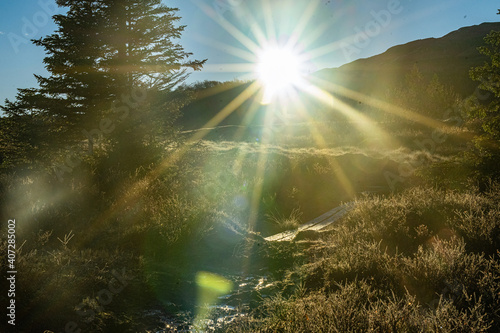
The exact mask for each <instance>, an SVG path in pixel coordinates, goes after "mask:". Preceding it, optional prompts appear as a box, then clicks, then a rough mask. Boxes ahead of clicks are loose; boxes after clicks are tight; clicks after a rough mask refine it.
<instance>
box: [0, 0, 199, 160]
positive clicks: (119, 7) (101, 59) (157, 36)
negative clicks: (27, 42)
mask: <svg viewBox="0 0 500 333" xmlns="http://www.w3.org/2000/svg"><path fill="white" fill-rule="evenodd" d="M56 2H57V5H58V6H60V7H64V8H67V12H66V13H65V14H60V15H54V16H53V19H54V21H55V23H56V25H57V27H58V28H57V30H56V31H55V32H54V33H53V34H52V35H48V36H46V37H43V38H40V39H37V40H33V42H34V44H35V45H38V46H41V47H43V48H44V49H45V52H46V57H45V58H44V61H43V62H44V64H45V68H46V69H47V70H48V72H49V73H50V75H49V76H48V77H43V76H40V75H35V77H36V79H37V81H38V84H39V87H38V88H35V89H20V90H19V93H18V95H17V100H16V101H14V102H10V101H6V104H5V106H3V107H2V108H3V110H4V111H5V112H6V114H7V116H8V117H14V116H18V117H19V116H23V117H24V119H28V118H30V117H35V116H36V117H37V118H38V119H39V120H43V123H44V126H42V127H43V128H42V127H40V128H39V129H40V130H41V133H40V135H39V136H38V137H39V138H40V140H41V142H43V143H40V144H34V145H31V144H30V145H31V146H33V147H41V146H46V147H50V148H51V149H54V150H56V149H65V148H64V147H67V145H68V144H72V145H77V144H79V143H80V142H82V141H83V140H87V141H88V150H89V152H90V153H91V154H92V153H93V151H94V144H95V141H96V139H98V138H99V136H100V134H103V133H102V132H103V131H102V129H101V127H102V126H101V125H100V124H102V122H103V121H104V125H105V126H104V127H105V128H106V130H107V133H106V134H108V135H107V136H106V139H105V141H106V142H107V143H109V144H110V147H109V149H108V150H113V149H114V150H119V149H120V145H121V146H123V145H125V144H127V145H130V146H134V149H139V148H140V147H141V146H142V145H144V142H145V141H148V142H149V143H151V142H153V141H154V140H155V139H156V138H157V136H158V135H160V134H161V133H162V132H164V130H165V129H166V128H169V126H170V125H171V124H172V123H173V120H175V119H172V118H175V116H176V112H177V109H178V105H177V104H178V102H175V101H174V103H169V102H170V100H169V97H168V96H169V94H170V93H171V92H172V90H173V88H174V87H176V86H177V85H178V84H180V83H181V82H183V81H184V79H185V78H186V75H187V72H186V71H187V70H188V69H193V70H198V69H200V68H201V67H202V65H203V63H204V61H197V60H193V61H189V60H188V58H189V57H190V56H191V53H188V52H186V51H184V49H183V48H182V46H181V45H180V44H178V43H177V41H178V39H179V38H180V37H181V34H182V32H183V31H184V28H185V26H179V25H177V22H178V21H179V19H180V17H179V16H177V15H176V13H177V9H176V8H169V7H167V6H165V5H163V4H162V3H161V0H57V1H56ZM139 102H140V103H139ZM132 109H133V111H134V112H131V110H132ZM98 132H99V135H97V134H96V133H98ZM111 132H112V133H111ZM101 141H102V140H101ZM125 141H126V142H125Z"/></svg>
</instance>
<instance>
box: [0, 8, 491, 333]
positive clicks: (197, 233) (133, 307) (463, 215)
mask: <svg viewBox="0 0 500 333" xmlns="http://www.w3.org/2000/svg"><path fill="white" fill-rule="evenodd" d="M58 3H60V4H61V6H63V7H64V6H66V5H67V7H69V10H68V12H67V14H65V15H66V16H64V15H62V16H56V18H55V19H56V23H57V24H58V26H59V28H60V29H61V30H59V31H58V32H56V33H55V34H54V35H51V36H47V37H45V38H42V39H40V40H38V41H35V44H37V45H40V46H43V47H44V48H45V49H46V51H47V57H46V59H45V63H46V64H47V69H48V70H49V72H50V76H49V77H48V78H42V77H37V79H38V80H39V83H40V87H39V88H36V89H22V90H20V92H19V95H18V98H17V100H16V101H15V102H10V101H6V104H5V106H4V107H2V109H3V110H4V111H5V112H6V116H5V117H2V118H0V121H1V125H2V127H1V128H2V131H1V132H0V158H1V166H0V207H2V210H1V211H0V218H1V219H2V221H7V220H9V219H16V241H17V243H16V246H17V249H16V262H15V264H16V270H17V271H18V272H19V274H18V275H17V280H16V293H17V296H16V309H17V310H16V311H17V312H16V316H17V319H16V320H17V324H16V330H17V331H19V332H23V331H25V332H34V331H44V330H49V331H58V332H59V331H65V332H80V330H81V331H89V332H151V331H154V332H157V331H159V330H163V331H166V332H169V331H188V330H191V331H196V330H198V331H207V330H214V331H217V330H218V331H222V332H258V331H262V332H358V331H373V332H433V331H442V332H487V331H488V332H497V331H499V330H500V313H499V311H500V304H499V303H500V263H499V255H500V253H499V250H500V247H499V245H500V244H499V242H500V208H499V204H498V203H499V199H500V185H499V183H498V181H499V179H500V174H499V172H498V162H499V161H500V160H499V158H500V150H499V147H500V145H499V142H500V137H499V133H500V125H499V124H500V121H499V119H500V116H499V109H500V91H499V89H500V88H499V87H500V85H499V84H498V82H500V69H499V63H498V58H499V54H500V50H498V45H500V44H499V42H498V41H499V40H500V33H498V32H496V33H495V32H493V33H491V34H490V35H489V36H488V37H487V38H486V39H485V41H486V46H485V47H484V48H482V53H483V54H484V55H485V56H487V57H488V58H489V59H490V60H491V62H490V63H488V64H486V65H484V66H482V67H478V68H476V69H474V70H473V71H472V77H473V78H474V79H475V80H477V81H479V82H480V86H479V88H478V91H477V92H482V94H477V92H476V94H475V95H473V96H469V97H467V96H459V95H458V94H456V93H454V92H453V89H452V88H448V87H444V86H443V85H442V84H441V83H440V82H439V78H437V77H434V78H424V77H423V76H422V75H421V73H420V72H419V70H418V68H417V67H415V68H414V69H413V70H412V71H411V72H409V73H408V76H407V77H406V84H405V85H403V86H402V87H398V88H397V89H392V90H390V91H388V93H387V101H377V100H374V99H371V98H369V97H367V96H365V95H362V94H356V93H353V92H352V91H351V92H348V91H347V92H346V91H342V90H341V89H340V92H339V91H338V89H337V88H338V87H335V85H329V84H327V83H324V86H321V87H318V89H320V88H321V89H323V93H324V95H325V96H330V97H331V98H332V100H334V99H335V101H336V102H337V104H335V103H333V104H334V105H333V106H332V105H330V104H328V103H326V104H327V105H325V103H321V102H320V101H317V100H316V101H312V100H311V98H309V99H307V98H305V97H304V96H298V97H300V98H304V100H303V103H304V107H295V106H294V107H293V108H292V107H290V108H291V109H290V110H286V111H287V112H289V113H290V114H292V115H293V116H292V117H286V116H285V115H284V114H280V113H279V111H280V110H278V109H276V108H275V109H273V108H272V107H266V106H262V105H260V103H259V101H258V100H257V98H258V96H250V97H249V99H248V101H246V102H243V103H240V104H238V103H232V102H231V101H232V100H234V97H235V95H236V96H237V95H238V94H239V93H240V92H241V91H243V90H245V89H246V88H245V87H248V86H251V85H252V83H249V82H231V83H217V82H205V83H200V84H196V85H193V86H185V85H184V86H182V85H181V86H179V84H180V83H182V82H183V80H184V79H185V77H186V76H185V71H184V70H183V69H182V68H184V69H186V68H191V69H199V68H200V67H201V66H202V65H203V63H204V61H187V60H186V59H187V58H188V57H189V56H190V53H187V52H184V51H183V49H182V47H180V46H179V45H177V44H175V43H173V42H172V39H175V38H178V36H180V34H181V32H182V31H183V29H184V27H183V26H180V27H176V26H175V24H174V23H175V22H176V21H177V20H178V19H179V18H178V17H176V16H175V15H174V14H173V13H175V10H174V9H169V8H167V7H165V6H163V5H161V2H160V1H159V0H148V1H130V3H131V4H133V6H132V5H131V8H135V10H134V11H132V10H130V11H129V12H130V15H129V16H130V17H131V19H132V20H137V21H140V20H141V18H143V17H148V18H149V19H147V20H144V22H143V24H145V25H146V28H144V29H143V28H142V27H140V25H139V24H127V22H125V21H124V20H125V19H124V16H120V15H119V13H122V11H124V10H125V8H124V3H123V2H121V1H114V0H113V1H95V3H94V2H92V3H94V5H95V7H96V8H93V7H92V6H90V7H88V8H87V7H85V8H83V7H82V6H79V3H78V1H59V2H58ZM116 13H118V14H116ZM143 15H144V16H143ZM160 16H161V17H162V18H163V20H164V21H165V22H166V24H156V23H157V21H156V20H159V19H160ZM103 22H106V23H110V24H111V25H110V28H109V29H110V30H105V29H104V30H98V31H94V25H95V26H100V25H99V24H101V23H103ZM162 22H163V21H162ZM75 26H78V27H79V29H80V28H81V29H82V30H83V31H86V32H87V33H88V34H89V35H86V38H82V39H79V38H72V36H73V37H74V30H75V29H76V28H75ZM105 26H108V24H106V25H105ZM86 29H87V30H86ZM89 29H90V30H89ZM150 30H151V31H150ZM144 31H148V35H149V34H150V32H151V33H152V32H154V34H152V35H151V39H150V40H149V42H148V41H147V40H146V41H143V39H142V38H141V36H142V37H144V36H143V35H141V34H144V33H145V32H144ZM109 33H113V34H114V35H113V36H114V37H113V38H107V37H105V36H107V35H108V34H109ZM93 34H96V36H98V37H99V38H93V36H94V35H93ZM89 36H90V37H89ZM124 36H128V37H130V40H129V42H130V43H136V44H134V45H132V44H130V43H127V42H126V41H124V38H123V37H124ZM91 37H92V38H91ZM163 37H165V38H163ZM60 38H64V40H63V41H64V43H63V42H61V43H59V42H60V41H61V39H60ZM88 44H90V46H89V45H88ZM130 45H132V46H130ZM150 46H155V47H154V48H152V47H150ZM127 48H130V50H133V51H134V52H135V54H130V53H127V52H124V49H127ZM151 50H161V51H162V52H159V51H158V52H156V51H155V52H153V51H151ZM172 50H173V51H174V52H173V53H172V52H170V51H172ZM79 51H80V52H79ZM150 51H151V52H150ZM85 52H87V53H85ZM99 52H101V53H99ZM61 57H62V58H61ZM144 64H148V65H147V66H146V65H144ZM120 66H121V69H123V68H125V69H126V68H131V67H132V68H133V69H134V70H133V71H127V70H121V69H120ZM117 68H118V69H120V70H117ZM63 69H64V70H63ZM61 71H62V72H64V75H62V74H61V73H62V72H61ZM89 73H94V74H92V75H91V74H89ZM93 75H96V76H97V77H95V76H93ZM147 78H149V79H151V80H150V81H147ZM65 80H67V81H65ZM94 81H96V82H98V83H99V85H98V86H97V88H96V87H94V85H93V84H89V82H94ZM481 89H482V90H481ZM97 90H98V92H96V91H97ZM228 91H229V92H231V91H232V92H231V94H233V95H231V94H229V95H227V94H224V92H228ZM219 93H220V95H219ZM342 93H343V95H342ZM328 94H330V95H328ZM337 95H340V96H339V97H338V98H337V97H334V96H337ZM207 96H208V97H207ZM220 96H224V98H225V99H224V98H221V97H220ZM360 96H361V98H360ZM206 98H208V100H207V99H206ZM132 99H133V100H132ZM211 103H214V106H213V107H212V108H210V107H207V105H211ZM218 103H220V104H218ZM228 104H230V105H236V104H238V105H240V107H236V108H235V110H233V111H234V112H232V115H231V116H229V117H227V119H220V118H222V116H220V115H219V116H218V115H217V114H218V113H219V111H220V110H221V109H225V110H226V111H227V109H226V106H227V105H228ZM339 106H340V107H339ZM207 110H208V111H207ZM182 111H185V116H184V117H182V116H181V114H182ZM204 111H206V113H203V114H202V112H204ZM210 111H211V112H212V113H210ZM228 113H229V112H228ZM117 114H118V115H121V117H119V116H118V115H117ZM252 117H254V118H255V119H253V120H252V119H251V118H252ZM273 117H274V118H275V119H274V120H272V121H270V122H268V120H269V119H270V118H273ZM214 119H215V120H214ZM216 120H217V121H216ZM219 120H220V121H219ZM223 121H227V123H224V122H223ZM231 121H235V122H236V123H231ZM207 124H208V125H213V126H217V125H221V126H218V127H216V128H209V129H200V128H199V127H201V126H204V125H207ZM222 125H223V126H222ZM96 126H97V128H96ZM182 126H184V127H185V128H184V129H183V130H181V129H180V128H179V127H182ZM92 128H93V129H92ZM91 129H92V130H91ZM89 130H90V131H91V133H90V132H89ZM343 202H351V203H352V204H353V205H352V207H353V209H352V210H351V211H350V212H349V213H348V214H347V215H345V216H344V217H343V218H342V219H341V220H339V221H338V222H337V223H336V224H334V225H331V226H330V227H329V229H327V230H322V231H321V232H310V233H304V234H302V235H301V237H297V238H295V239H294V240H293V241H289V242H280V243H274V242H268V241H266V240H265V238H264V237H266V236H269V235H272V234H274V233H278V232H282V231H285V230H291V229H294V228H296V227H297V226H299V225H300V224H301V223H303V222H307V221H309V220H310V219H312V218H314V217H316V216H318V215H320V214H321V213H323V212H325V211H328V210H330V209H332V208H333V207H335V206H337V205H339V204H341V203H343ZM2 234H3V235H5V234H6V224H2ZM7 247H8V241H7V237H4V236H2V238H1V240H0V252H1V253H7ZM2 258H3V259H2V260H1V267H0V268H1V272H2V273H1V278H2V279H4V281H5V280H6V278H7V271H8V270H7V267H8V266H7V264H8V261H7V256H2ZM248 281H258V284H257V286H254V287H253V289H251V290H243V289H241V288H244V287H245V286H246V285H248V284H249V283H250V282H248ZM242 290H243V291H242ZM0 299H1V300H2V304H5V302H7V301H8V300H7V297H6V293H2V294H1V296H0ZM220 302H226V303H225V304H224V305H225V307H226V308H230V310H232V311H234V312H237V315H232V316H225V317H223V316H222V315H221V313H219V312H218V310H224V309H220V308H215V309H214V306H215V305H217V304H218V303H220ZM207 319H212V320H213V321H212V322H207ZM219 319H221V320H220V321H219ZM1 325H7V324H6V323H5V321H2V324H1ZM5 330H7V328H5V329H4V327H2V331H5Z"/></svg>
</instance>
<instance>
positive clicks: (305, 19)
mask: <svg viewBox="0 0 500 333" xmlns="http://www.w3.org/2000/svg"><path fill="white" fill-rule="evenodd" d="M319 4H320V1H318V0H312V1H309V5H308V6H307V8H306V10H305V11H304V13H303V14H302V15H301V17H300V20H299V22H298V23H297V26H296V27H295V29H294V30H293V32H292V34H291V37H290V39H288V41H287V44H286V47H287V48H293V47H294V46H295V45H296V44H297V42H298V40H299V39H300V37H301V36H302V34H303V33H304V31H305V29H306V26H307V24H309V21H310V20H311V17H312V16H313V14H314V12H315V10H316V9H317V8H318V5H319Z"/></svg>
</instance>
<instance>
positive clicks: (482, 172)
mask: <svg viewBox="0 0 500 333" xmlns="http://www.w3.org/2000/svg"><path fill="white" fill-rule="evenodd" d="M484 42H485V44H486V45H485V46H483V47H480V48H479V52H480V53H481V54H483V55H485V56H487V57H488V58H489V61H488V62H487V63H485V64H484V65H483V66H481V67H476V68H473V69H471V71H470V76H471V78H472V79H474V80H476V81H480V82H481V83H480V84H479V87H478V88H479V89H482V90H483V91H484V92H485V93H482V94H479V95H477V96H474V97H472V98H471V99H470V100H469V115H470V118H471V120H472V122H475V124H476V125H477V127H478V128H476V131H477V134H478V136H477V137H476V139H475V148H476V150H475V152H474V156H473V158H474V160H475V163H476V167H477V169H478V172H479V179H480V181H481V183H482V184H485V182H486V181H487V178H488V177H494V178H495V179H498V178H499V177H500V173H499V169H498V164H499V162H500V31H492V32H491V33H490V34H489V35H488V36H486V37H485V38H484ZM473 124H474V123H473Z"/></svg>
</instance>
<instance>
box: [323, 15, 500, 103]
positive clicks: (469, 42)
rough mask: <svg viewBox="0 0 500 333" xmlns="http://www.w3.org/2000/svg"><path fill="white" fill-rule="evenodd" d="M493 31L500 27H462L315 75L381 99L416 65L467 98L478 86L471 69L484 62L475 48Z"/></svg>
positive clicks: (495, 25)
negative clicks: (472, 78) (443, 34)
mask: <svg viewBox="0 0 500 333" xmlns="http://www.w3.org/2000/svg"><path fill="white" fill-rule="evenodd" d="M492 30H500V23H498V22H495V23H483V24H480V25H476V26H471V27H464V28H461V29H459V30H456V31H453V32H451V33H449V34H447V35H445V36H443V37H441V38H427V39H421V40H416V41H413V42H409V43H407V44H403V45H397V46H394V47H391V48H390V49H388V50H387V51H386V52H384V53H382V54H379V55H376V56H373V57H370V58H365V59H358V60H356V61H353V62H351V63H348V64H345V65H343V66H341V67H339V68H332V69H324V70H321V71H318V72H316V73H315V74H314V75H315V76H316V77H319V78H321V79H323V80H327V81H329V82H335V83H337V84H341V85H343V86H345V87H347V88H349V89H352V90H356V91H360V92H363V93H365V94H369V95H376V96H383V94H384V93H386V92H387V89H389V88H390V87H395V86H398V85H399V84H401V82H402V81H403V80H404V78H405V75H406V74H407V73H408V72H409V71H410V70H411V69H412V68H413V66H414V65H417V66H418V68H419V70H420V71H421V72H422V74H423V75H424V76H425V77H427V78H430V77H432V76H433V75H434V74H437V75H438V76H439V78H440V80H441V82H443V83H444V84H445V85H447V86H451V87H453V88H454V89H455V90H456V91H457V92H458V93H460V94H461V95H462V96H467V95H470V94H471V93H473V92H474V89H475V88H476V86H477V83H475V82H473V81H472V80H471V79H470V78H469V70H470V68H471V67H474V66H478V65H481V64H482V63H483V62H484V61H485V60H486V58H485V57H484V56H482V55H481V54H480V53H479V52H478V50H477V48H478V47H479V46H482V45H483V44H484V42H483V39H484V37H485V36H486V35H487V34H488V33H489V32H490V31H492Z"/></svg>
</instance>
